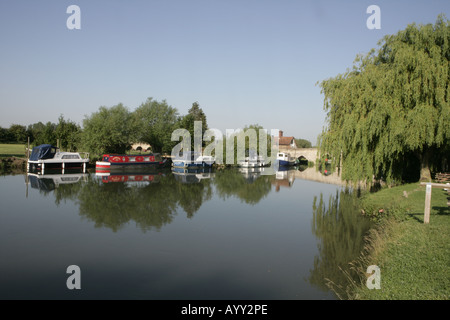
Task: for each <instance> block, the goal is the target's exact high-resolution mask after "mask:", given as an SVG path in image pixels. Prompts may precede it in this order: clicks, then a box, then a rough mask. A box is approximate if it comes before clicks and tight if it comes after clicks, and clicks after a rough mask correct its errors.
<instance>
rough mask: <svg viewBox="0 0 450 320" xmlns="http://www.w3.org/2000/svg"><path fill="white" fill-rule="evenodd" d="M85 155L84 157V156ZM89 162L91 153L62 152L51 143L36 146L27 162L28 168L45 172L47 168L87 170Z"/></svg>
mask: <svg viewBox="0 0 450 320" xmlns="http://www.w3.org/2000/svg"><path fill="white" fill-rule="evenodd" d="M82 154H83V155H84V157H83V156H82ZM88 163H89V153H79V152H62V151H59V148H57V147H54V146H52V145H50V144H42V145H40V146H37V147H34V148H33V150H32V151H31V155H30V158H29V159H28V163H27V170H28V171H30V170H40V171H41V174H44V170H45V169H46V168H47V169H62V170H63V172H64V169H70V168H82V169H83V172H86V165H87V164H88Z"/></svg>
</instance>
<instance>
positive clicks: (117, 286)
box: [0, 169, 369, 300]
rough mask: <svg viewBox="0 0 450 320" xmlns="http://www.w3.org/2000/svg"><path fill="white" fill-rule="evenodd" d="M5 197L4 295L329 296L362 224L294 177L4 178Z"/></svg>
mask: <svg viewBox="0 0 450 320" xmlns="http://www.w3.org/2000/svg"><path fill="white" fill-rule="evenodd" d="M308 170H309V169H308ZM318 174H319V173H318ZM132 180H133V181H132ZM136 180H138V181H136ZM139 180H140V181H139ZM0 201H1V211H0V255H1V257H2V258H1V260H0V274H1V277H0V298H1V299H78V298H82V299H286V300H294V299H336V296H335V294H334V293H333V292H332V291H331V290H329V289H328V287H327V285H326V279H331V280H332V281H333V282H335V283H337V284H339V283H344V281H345V277H344V276H343V274H342V272H341V271H340V270H339V267H343V268H346V266H347V264H348V262H350V261H352V260H353V259H355V258H356V257H357V256H358V255H359V252H360V250H361V248H362V243H363V242H362V239H363V236H364V234H365V233H366V232H367V230H368V227H369V224H368V222H367V221H365V220H364V219H362V218H361V217H360V216H359V215H358V213H357V207H356V206H355V199H354V197H353V196H352V194H351V193H350V192H348V191H346V190H345V189H344V188H343V187H340V186H337V185H333V184H326V183H319V182H314V181H309V180H302V179H298V178H297V179H296V178H295V172H294V171H289V172H280V173H277V174H276V175H268V176H266V175H260V174H258V173H249V172H240V171H238V170H224V171H216V172H212V173H197V174H195V173H188V174H186V173H173V172H171V171H170V170H169V171H161V172H152V173H144V174H143V173H142V172H141V173H135V174H123V175H109V176H108V175H105V176H99V175H96V174H95V173H90V174H79V173H66V174H65V175H64V176H61V175H59V174H46V175H44V176H34V175H28V176H27V175H6V176H2V177H0ZM70 265H77V266H79V267H80V269H81V290H69V289H68V288H67V286H66V280H67V278H68V277H69V276H70V274H67V273H66V269H67V267H68V266H70Z"/></svg>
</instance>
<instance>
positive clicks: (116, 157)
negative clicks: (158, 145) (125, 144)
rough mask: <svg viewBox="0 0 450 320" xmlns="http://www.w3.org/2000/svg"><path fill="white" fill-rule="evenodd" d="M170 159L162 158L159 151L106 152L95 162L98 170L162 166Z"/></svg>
mask: <svg viewBox="0 0 450 320" xmlns="http://www.w3.org/2000/svg"><path fill="white" fill-rule="evenodd" d="M168 161H169V160H168V159H166V158H164V159H163V158H162V157H161V155H160V154H159V153H150V154H138V155H129V154H104V155H103V157H102V160H101V161H97V162H96V163H95V168H96V169H97V170H112V169H123V168H131V167H132V168H146V167H152V166H156V167H162V166H165V165H166V164H167V162H168Z"/></svg>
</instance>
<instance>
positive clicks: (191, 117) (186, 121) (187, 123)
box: [176, 102, 208, 150]
mask: <svg viewBox="0 0 450 320" xmlns="http://www.w3.org/2000/svg"><path fill="white" fill-rule="evenodd" d="M195 121H201V122H202V132H201V135H202V137H201V138H202V139H203V135H204V134H205V131H206V130H208V123H207V121H206V115H205V113H204V112H203V110H202V109H201V108H200V105H199V104H198V102H194V103H193V104H192V107H191V108H190V109H189V111H188V114H187V115H184V116H181V117H180V118H179V119H178V122H177V124H176V128H180V129H186V130H188V131H189V133H190V135H191V150H194V123H195ZM202 146H203V147H204V146H205V142H204V141H203V142H202Z"/></svg>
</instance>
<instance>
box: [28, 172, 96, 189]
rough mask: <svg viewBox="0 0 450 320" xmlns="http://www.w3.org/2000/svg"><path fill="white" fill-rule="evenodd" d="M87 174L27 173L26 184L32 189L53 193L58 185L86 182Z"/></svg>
mask: <svg viewBox="0 0 450 320" xmlns="http://www.w3.org/2000/svg"><path fill="white" fill-rule="evenodd" d="M88 176H89V174H87V173H65V174H37V173H27V176H26V184H27V186H28V184H30V185H31V188H33V189H39V190H42V191H53V190H55V189H56V188H58V187H59V186H60V185H66V184H76V183H79V182H81V181H87V179H88Z"/></svg>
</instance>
